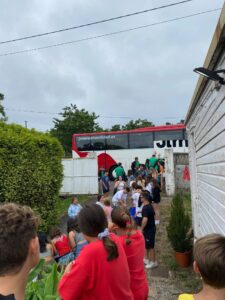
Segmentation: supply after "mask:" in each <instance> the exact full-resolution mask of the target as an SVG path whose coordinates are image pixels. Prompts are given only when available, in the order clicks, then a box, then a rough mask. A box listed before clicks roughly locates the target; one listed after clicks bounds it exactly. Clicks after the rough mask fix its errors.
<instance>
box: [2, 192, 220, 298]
mask: <svg viewBox="0 0 225 300" xmlns="http://www.w3.org/2000/svg"><path fill="white" fill-rule="evenodd" d="M142 196H143V198H144V201H143V203H144V205H145V206H144V207H145V209H144V210H143V211H142V213H143V220H145V218H147V219H148V216H149V214H148V210H149V205H150V204H149V201H148V197H147V192H146V191H144V192H142ZM151 214H152V211H151ZM146 216H147V217H146ZM145 221H146V220H145ZM145 221H144V223H145ZM38 222H39V220H38V218H37V217H36V216H35V214H34V212H33V211H32V210H31V208H29V207H26V206H21V205H18V204H14V203H6V204H2V205H0V254H1V255H0V299H1V300H3V299H4V300H22V299H24V297H25V287H26V282H27V279H28V276H29V272H30V270H31V269H32V268H34V267H35V265H36V264H37V263H38V261H39V259H40V250H41V251H42V253H44V252H47V253H48V256H51V253H52V251H54V247H56V248H57V241H55V242H54V245H53V244H52V248H51V247H48V244H47V245H46V241H45V237H44V236H42V238H41V241H42V242H41V243H40V240H38V235H37V228H38ZM146 222H148V221H146ZM144 223H143V224H142V230H143V229H144V228H145V227H143V225H144ZM68 229H69V230H68V231H69V232H68V236H67V238H68V244H69V245H70V248H71V249H72V248H74V247H75V248H76V247H78V245H82V247H81V248H82V249H80V248H79V251H78V252H77V255H76V256H75V259H73V260H72V261H71V262H70V263H68V262H67V266H66V268H65V272H64V275H63V277H62V279H61V280H60V282H59V285H58V291H59V295H60V297H61V299H64V300H67V299H68V300H70V299H71V300H72V299H81V300H86V299H88V300H92V299H93V300H96V299H99V300H101V299H102V300H103V299H104V300H105V299H110V300H118V299H121V300H122V299H125V300H126V299H127V300H134V299H139V300H141V299H145V300H147V298H148V282H147V279H146V273H145V271H144V263H143V258H144V243H145V242H146V241H145V242H144V235H143V234H142V232H141V231H139V230H136V229H135V228H133V227H132V219H131V216H130V214H129V212H128V211H127V210H126V208H125V207H123V206H117V207H115V208H113V209H112V212H111V223H110V224H109V222H108V220H107V217H106V213H105V212H104V210H103V208H102V207H101V205H97V204H94V203H92V204H87V205H85V206H84V207H83V208H82V209H81V210H80V212H79V213H78V216H76V217H75V218H74V223H73V224H72V219H70V223H69V226H68ZM71 232H72V234H71ZM55 237H62V239H61V240H62V241H63V240H65V237H64V236H63V235H62V234H61V233H60V232H57V233H56V230H55V234H54V237H53V240H54V239H55ZM39 238H40V237H39ZM69 240H70V242H69ZM75 240H76V242H75ZM74 242H75V243H74ZM39 243H40V245H39ZM70 243H71V244H70ZM79 243H80V244H79ZM15 245H16V247H15ZM71 253H72V251H71ZM149 256H150V257H152V258H153V254H151V253H149ZM44 257H46V256H44ZM224 263H225V237H224V236H222V235H219V234H211V235H208V236H205V237H202V238H200V239H199V240H197V241H196V243H195V245H194V264H193V267H194V271H195V272H196V273H197V274H199V276H200V277H201V279H202V282H203V288H202V290H201V291H200V292H199V293H198V294H196V295H190V294H182V295H180V296H179V300H188V299H194V300H206V299H210V300H211V299H217V300H224V299H225V268H224Z"/></svg>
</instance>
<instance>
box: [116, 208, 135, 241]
mask: <svg viewBox="0 0 225 300" xmlns="http://www.w3.org/2000/svg"><path fill="white" fill-rule="evenodd" d="M111 217H112V222H113V223H114V224H116V225H117V226H118V227H119V228H122V229H125V230H126V236H127V237H126V239H125V244H126V245H130V243H131V239H130V236H131V232H132V229H133V228H132V224H131V217H130V215H129V213H128V212H127V211H126V210H125V209H123V208H121V207H116V208H114V209H113V211H112V213H111Z"/></svg>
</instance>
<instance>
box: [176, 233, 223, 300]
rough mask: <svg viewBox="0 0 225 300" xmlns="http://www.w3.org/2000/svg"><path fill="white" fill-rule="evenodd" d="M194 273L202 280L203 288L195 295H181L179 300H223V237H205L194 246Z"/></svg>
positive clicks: (217, 235) (211, 235)
mask: <svg viewBox="0 0 225 300" xmlns="http://www.w3.org/2000/svg"><path fill="white" fill-rule="evenodd" d="M193 267H194V271H195V272H196V273H198V274H199V275H200V276H201V278H202V283H203V288H202V290H201V292H200V293H198V294H195V295H189V294H183V295H180V296H179V300H208V299H209V300H211V299H212V300H214V299H215V300H224V299H225V237H224V236H222V235H219V234H210V235H206V236H205V237H203V238H200V239H198V240H197V241H196V243H195V245H194V264H193Z"/></svg>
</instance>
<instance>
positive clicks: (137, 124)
mask: <svg viewBox="0 0 225 300" xmlns="http://www.w3.org/2000/svg"><path fill="white" fill-rule="evenodd" d="M151 126H155V125H154V124H153V123H152V122H151V121H148V120H147V119H143V120H142V119H138V120H135V121H133V120H131V121H130V122H128V123H127V124H126V125H124V126H122V129H123V130H131V129H138V128H144V127H151Z"/></svg>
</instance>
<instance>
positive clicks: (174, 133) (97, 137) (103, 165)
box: [72, 124, 188, 178]
mask: <svg viewBox="0 0 225 300" xmlns="http://www.w3.org/2000/svg"><path fill="white" fill-rule="evenodd" d="M171 148H172V149H173V151H174V152H175V153H176V152H181V153H184V152H188V141H187V135H186V129H185V126H184V125H183V124H178V125H165V126H155V127H146V128H140V129H135V130H122V131H111V132H95V133H83V134H73V139H72V154H73V158H78V157H80V158H82V157H87V156H88V155H90V153H92V152H95V153H96V155H97V157H98V168H99V170H101V169H104V170H108V171H109V174H110V177H111V178H113V170H114V169H115V167H116V166H117V163H119V162H121V163H122V165H123V167H124V169H125V171H127V170H128V169H130V167H131V163H132V161H134V158H135V157H136V156H137V157H138V158H139V162H140V163H142V164H144V163H145V161H146V159H147V158H150V157H151V156H152V154H153V153H155V154H156V155H160V156H161V157H163V156H164V150H165V149H171Z"/></svg>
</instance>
